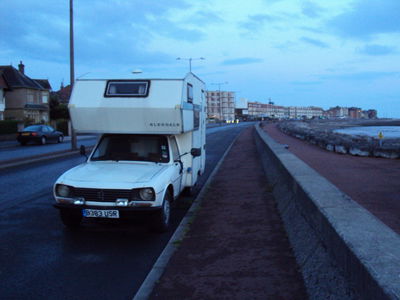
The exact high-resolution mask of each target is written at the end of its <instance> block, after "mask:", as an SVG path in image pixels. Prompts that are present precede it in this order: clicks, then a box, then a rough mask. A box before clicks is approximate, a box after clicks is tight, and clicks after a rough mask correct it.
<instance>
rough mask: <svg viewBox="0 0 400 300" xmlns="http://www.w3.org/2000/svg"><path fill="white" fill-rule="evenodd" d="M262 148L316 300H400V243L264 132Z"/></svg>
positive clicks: (259, 145)
mask: <svg viewBox="0 0 400 300" xmlns="http://www.w3.org/2000/svg"><path fill="white" fill-rule="evenodd" d="M255 135H256V137H255V138H256V143H257V148H258V150H259V152H260V155H261V158H262V161H263V165H264V168H265V171H266V175H267V178H268V184H270V185H271V188H272V190H273V194H274V196H275V199H276V200H277V206H278V208H279V211H280V213H281V217H282V219H283V221H284V223H285V227H286V231H287V233H288V236H289V239H290V242H291V244H292V246H293V249H294V252H295V255H296V259H297V262H298V264H299V266H300V268H301V271H302V274H303V278H304V281H305V284H306V287H307V290H308V293H309V295H310V299H400V237H399V235H397V234H396V233H395V232H394V231H392V230H391V229H390V228H388V227H387V226H386V225H384V224H383V223H382V222H380V221H379V220H378V219H377V218H376V217H374V216H373V215H372V214H371V213H369V212H368V211H367V210H365V209H364V208H363V207H361V206H360V205H358V204H357V203H356V202H354V201H353V200H352V199H351V198H350V197H348V196H347V195H345V194H344V193H343V192H341V191H340V190H339V189H337V188H336V187H335V186H334V185H332V184H331V183H330V182H328V181H327V180H326V179H325V178H323V177H322V176H320V175H319V174H318V173H317V172H315V171H314V170H313V169H311V168H310V167H309V166H308V165H306V164H305V163H304V162H303V161H301V160H300V159H298V158H297V157H296V156H294V155H293V154H292V153H290V152H289V151H288V150H287V149H286V148H285V146H284V145H280V144H277V143H276V142H275V141H274V140H272V139H271V138H270V137H269V136H268V135H267V134H266V133H265V132H264V131H263V130H262V129H261V128H259V126H258V125H257V126H256V134H255Z"/></svg>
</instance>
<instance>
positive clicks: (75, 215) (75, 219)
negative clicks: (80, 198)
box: [60, 209, 83, 229]
mask: <svg viewBox="0 0 400 300" xmlns="http://www.w3.org/2000/svg"><path fill="white" fill-rule="evenodd" d="M60 218H61V221H62V222H63V224H64V225H65V226H66V227H67V228H69V229H77V228H79V226H80V225H81V222H82V218H83V217H82V215H81V214H80V211H78V212H77V211H72V210H69V209H60Z"/></svg>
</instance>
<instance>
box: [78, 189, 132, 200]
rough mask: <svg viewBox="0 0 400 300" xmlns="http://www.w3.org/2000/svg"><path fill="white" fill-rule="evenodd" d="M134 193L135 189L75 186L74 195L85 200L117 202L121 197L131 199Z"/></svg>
mask: <svg viewBox="0 0 400 300" xmlns="http://www.w3.org/2000/svg"><path fill="white" fill-rule="evenodd" d="M133 194H134V193H133V190H112V189H87V188H74V196H75V197H82V198H84V199H85V201H95V202H115V200H117V199H120V198H123V199H128V201H131V199H132V197H133Z"/></svg>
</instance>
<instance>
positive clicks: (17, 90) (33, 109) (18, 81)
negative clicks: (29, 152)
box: [0, 61, 51, 123]
mask: <svg viewBox="0 0 400 300" xmlns="http://www.w3.org/2000/svg"><path fill="white" fill-rule="evenodd" d="M0 74H1V77H2V79H3V81H4V84H5V85H6V87H5V88H3V89H2V91H3V92H2V93H3V98H4V113H3V114H4V119H6V120H17V121H27V120H29V121H30V122H33V123H41V122H48V121H49V99H50V91H51V86H50V83H49V81H48V80H47V79H31V78H29V77H28V76H27V75H26V74H25V66H24V65H23V63H22V61H21V62H20V64H19V65H18V70H17V69H15V68H14V67H13V66H0ZM0 86H1V80H0ZM0 109H1V106H0Z"/></svg>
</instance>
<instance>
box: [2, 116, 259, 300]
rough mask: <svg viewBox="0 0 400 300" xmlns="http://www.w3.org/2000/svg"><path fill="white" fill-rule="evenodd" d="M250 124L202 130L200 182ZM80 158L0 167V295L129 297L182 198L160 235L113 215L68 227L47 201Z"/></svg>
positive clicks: (180, 210)
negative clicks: (203, 155)
mask: <svg viewBox="0 0 400 300" xmlns="http://www.w3.org/2000/svg"><path fill="white" fill-rule="evenodd" d="M249 125H252V124H249V123H248V124H245V123H243V124H236V125H232V126H224V127H216V128H210V129H208V130H207V161H206V172H205V174H204V176H202V179H201V182H200V183H199V187H200V186H201V185H202V184H204V182H205V180H206V179H207V177H208V176H209V174H210V172H211V171H212V169H213V168H214V167H215V165H216V163H217V162H218V161H219V159H220V157H221V156H222V154H223V153H224V151H225V149H226V148H227V147H228V145H229V144H230V143H231V142H232V141H233V139H234V138H235V137H236V136H237V135H238V133H239V132H240V131H241V130H242V129H243V128H245V127H246V126H249ZM49 146H50V145H49ZM45 147H46V146H45ZM83 160H84V158H83V157H81V156H78V155H77V156H73V157H70V158H64V159H58V160H53V161H47V162H45V163H44V162H43V163H36V164H31V165H29V166H25V167H18V168H15V169H10V170H3V171H0V178H1V179H0V189H1V190H2V194H1V196H0V197H1V198H0V282H1V284H0V298H1V299H132V298H133V296H134V294H135V292H136V290H137V289H138V288H139V287H140V285H141V283H142V281H143V280H144V278H145V277H146V275H147V273H148V272H149V270H150V269H151V267H152V266H153V264H154V262H155V260H156V259H157V257H158V256H159V254H160V253H161V251H162V250H163V248H164V245H165V244H166V243H167V241H168V240H169V238H170V236H171V235H172V233H173V230H174V228H175V227H176V226H177V225H178V224H179V222H180V220H181V218H182V217H183V216H184V214H185V212H186V210H187V208H188V206H189V205H188V200H190V199H188V198H185V199H184V200H185V201H181V204H180V205H178V206H177V207H175V209H174V210H173V216H172V224H173V226H172V227H173V228H172V230H170V231H169V232H167V233H165V234H154V233H149V231H148V230H147V229H146V227H145V226H143V225H141V224H134V223H131V222H123V223H122V222H111V221H108V222H105V221H103V222H90V223H85V224H84V227H83V228H82V229H81V230H80V231H78V232H70V231H69V230H67V229H65V228H64V227H63V225H62V224H61V222H60V220H59V217H58V211H57V210H56V209H54V208H53V207H52V203H53V201H54V200H53V198H52V185H53V183H54V181H55V180H56V178H57V177H58V176H59V175H60V174H62V173H63V172H64V171H65V170H67V169H69V168H71V167H73V166H75V165H76V164H79V163H81V162H83ZM199 187H198V188H199ZM182 203H183V204H182ZM185 203H186V204H185Z"/></svg>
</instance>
